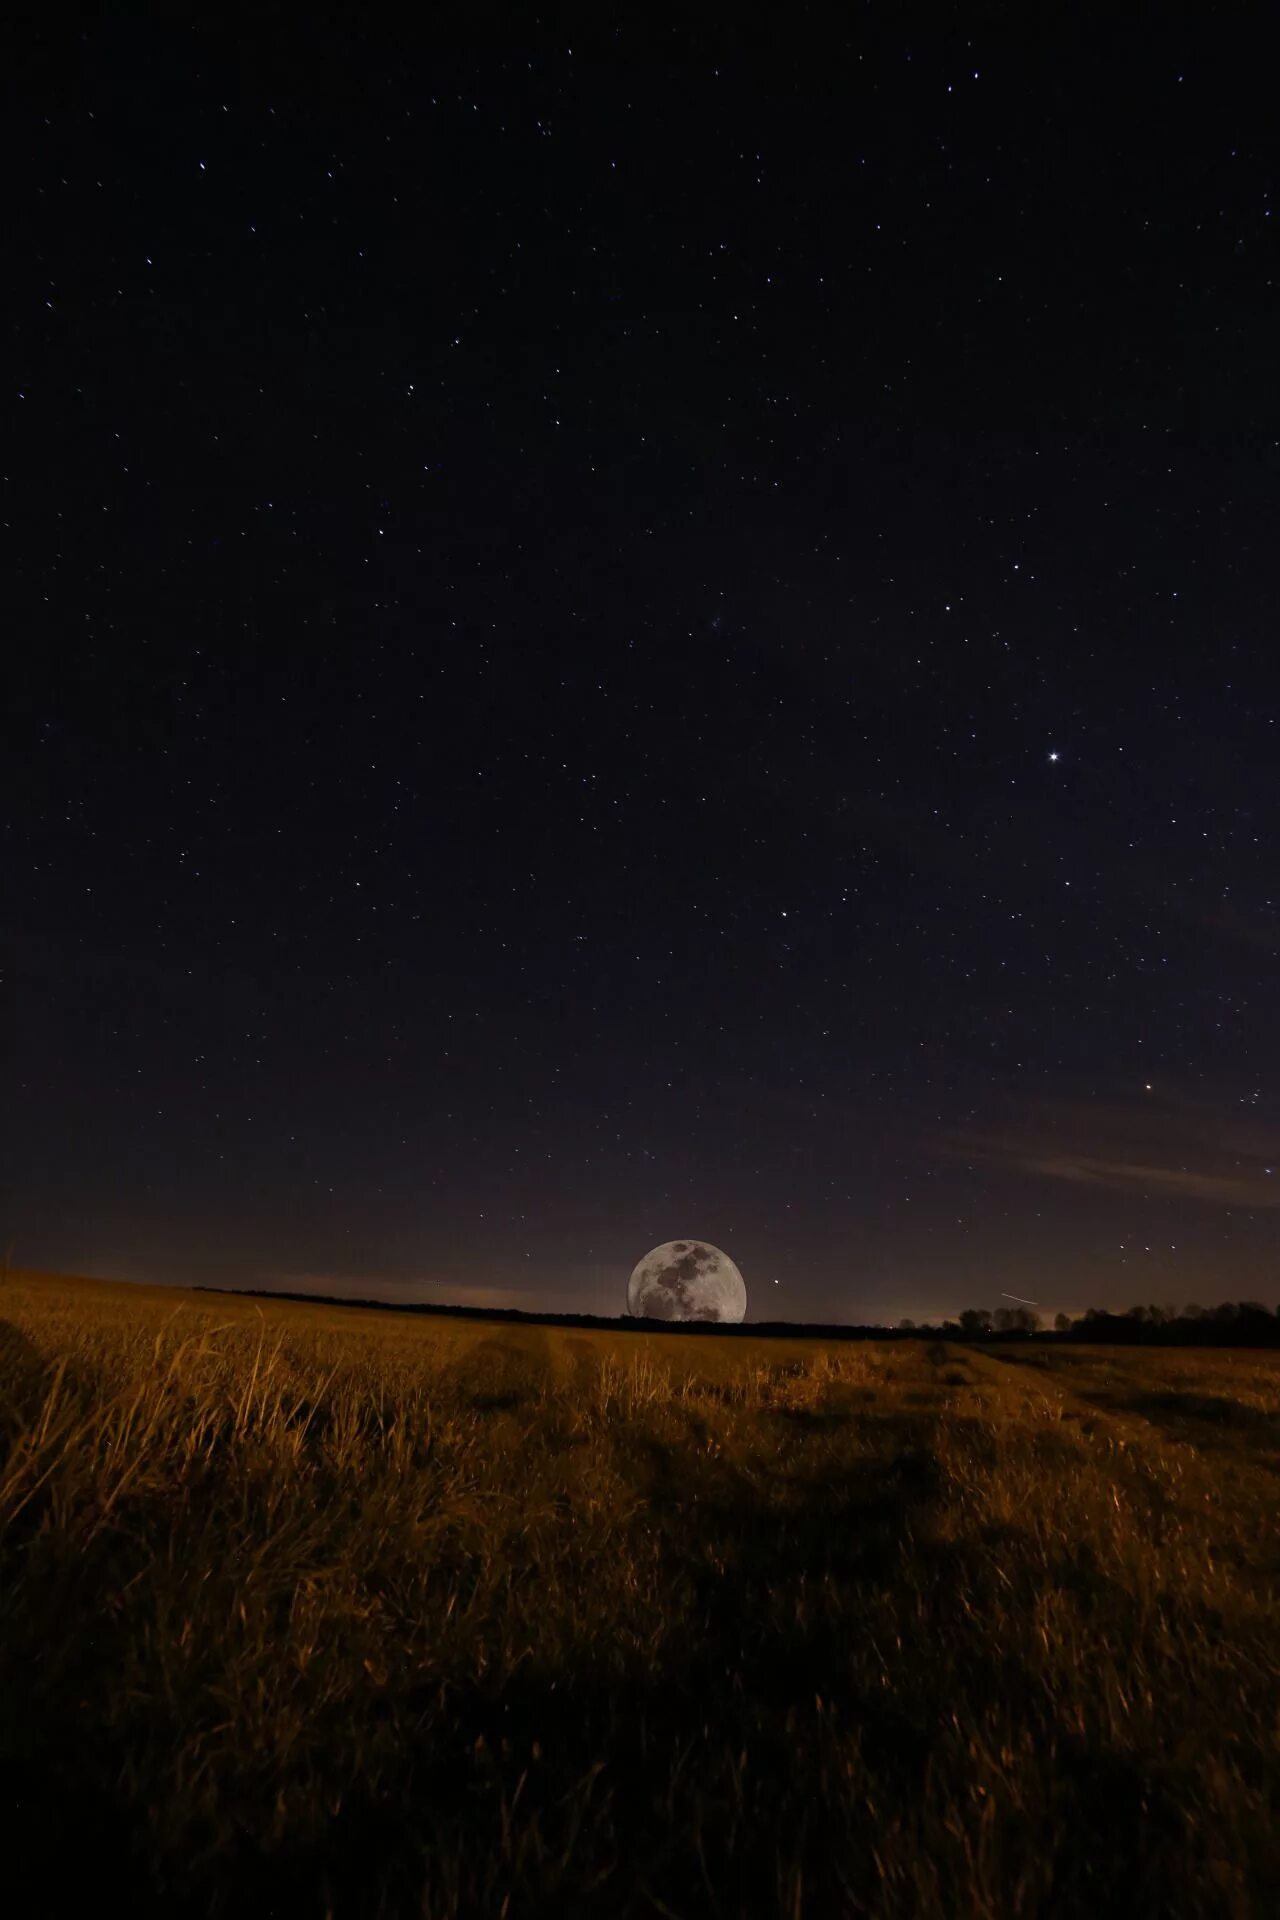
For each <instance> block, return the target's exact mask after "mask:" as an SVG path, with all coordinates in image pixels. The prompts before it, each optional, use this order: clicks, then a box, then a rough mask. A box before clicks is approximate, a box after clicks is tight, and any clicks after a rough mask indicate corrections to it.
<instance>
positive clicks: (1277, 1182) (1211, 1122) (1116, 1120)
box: [946, 1100, 1280, 1212]
mask: <svg viewBox="0 0 1280 1920" xmlns="http://www.w3.org/2000/svg"><path fill="white" fill-rule="evenodd" d="M1233 1104H1238V1103H1233V1102H1232V1101H1230V1100H1223V1101H1222V1102H1221V1103H1219V1104H1213V1103H1210V1102H1206V1101H1180V1100H1167V1101H1164V1102H1162V1103H1160V1104H1156V1103H1154V1102H1152V1101H1140V1102H1134V1101H1111V1102H1101V1101H1100V1102H1099V1103H1098V1104H1096V1105H1092V1104H1090V1103H1088V1102H1086V1101H1047V1100H1046V1101H1032V1102H1028V1103H1027V1105H1026V1106H1025V1107H1024V1108H1023V1109H1022V1111H1021V1112H1020V1114H1019V1115H1017V1116H1016V1117H1015V1118H1014V1119H1012V1120H1010V1121H1009V1122H1007V1123H1006V1124H1002V1125H998V1126H994V1127H991V1128H989V1129H981V1128H979V1129H975V1130H973V1131H971V1132H967V1133H962V1134H957V1135H953V1136H951V1138H950V1139H948V1141H947V1142H946V1149H947V1152H948V1155H949V1157H951V1158H960V1159H963V1160H965V1161H967V1162H968V1163H969V1164H971V1165H973V1164H977V1165H981V1166H985V1167H991V1168H996V1169H1000V1170H1002V1171H1005V1172H1009V1173H1021V1174H1025V1175H1027V1176H1029V1177H1034V1178H1037V1179H1042V1180H1056V1181H1063V1182H1066V1183H1068V1184H1070V1185H1074V1186H1084V1187H1099V1188H1104V1189H1106V1190H1107V1191H1108V1192H1111V1193H1126V1194H1133V1195H1138V1196H1143V1197H1146V1198H1148V1199H1166V1200H1190V1201H1195V1202H1197V1203H1199V1204H1201V1205H1206V1206H1216V1207H1229V1208H1233V1209H1238V1210H1240V1211H1243V1212H1250V1211H1255V1210H1258V1209H1275V1208H1280V1135H1277V1134H1276V1133H1275V1132H1274V1131H1268V1130H1266V1129H1264V1128H1262V1127H1260V1126H1258V1125H1256V1124H1255V1123H1254V1122H1253V1121H1252V1119H1251V1118H1248V1119H1242V1118H1240V1117H1238V1116H1237V1114H1235V1113H1233V1112H1232V1106H1233Z"/></svg>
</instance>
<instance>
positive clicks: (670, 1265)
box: [627, 1240, 747, 1322]
mask: <svg viewBox="0 0 1280 1920" xmlns="http://www.w3.org/2000/svg"><path fill="white" fill-rule="evenodd" d="M627 1307H628V1310H629V1312H631V1313H632V1314H635V1315H637V1316H639V1317H640V1318H641V1319H645V1320H716V1321H722V1322H734V1321H738V1320H742V1319H744V1318H745V1317H746V1311H747V1289H746V1286H745V1284H744V1282H743V1278H742V1275H741V1274H740V1273H739V1271H738V1269H737V1267H736V1266H735V1265H734V1263H733V1261H732V1260H731V1259H730V1258H729V1256H728V1254H727V1253H722V1252H721V1250H720V1248H719V1247H713V1246H712V1245H711V1243H710V1242H709V1241H707V1240H668V1241H665V1242H664V1244H663V1245H662V1246H660V1247H655V1248H654V1249H653V1251H652V1252H651V1253H647V1254H646V1255H645V1257H644V1259H643V1260H641V1261H640V1263H639V1264H638V1266H637V1267H636V1269H635V1271H634V1273H633V1274H632V1276H631V1281H630V1284H629V1285H628V1287H627Z"/></svg>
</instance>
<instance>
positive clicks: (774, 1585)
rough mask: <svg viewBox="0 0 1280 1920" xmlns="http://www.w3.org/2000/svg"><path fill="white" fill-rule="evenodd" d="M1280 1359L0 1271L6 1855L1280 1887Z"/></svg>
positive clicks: (673, 1902)
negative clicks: (509, 1309) (101, 1282)
mask: <svg viewBox="0 0 1280 1920" xmlns="http://www.w3.org/2000/svg"><path fill="white" fill-rule="evenodd" d="M1007 1356H1012V1357H1007ZM1278 1359H1280V1357H1278V1356H1256V1355H1247V1354H1235V1355H1232V1354H1229V1353H1214V1354H1212V1355H1206V1356H1198V1355H1195V1354H1188V1353H1186V1352H1178V1353H1174V1354H1168V1353H1162V1352H1149V1351H1126V1352H1124V1353H1117V1352H1111V1351H1098V1350H1090V1351H1088V1352H1082V1351H1080V1350H1074V1351H1073V1350H1071V1349H1063V1348H1053V1349H1051V1350H1049V1349H1043V1350H1037V1349H1034V1348H1032V1347H1027V1348H1021V1349H1014V1350H1010V1349H1000V1350H993V1352H992V1353H991V1354H983V1353H979V1352H974V1351H971V1350H966V1349H962V1348H946V1347H941V1346H934V1347H927V1346H925V1345H923V1344H909V1343H905V1342H900V1343H895V1344H892V1345H885V1346H883V1347H878V1346H874V1345H867V1346H844V1347H840V1348H838V1349H835V1350H831V1351H823V1350H821V1349H819V1348H818V1347H816V1346H814V1347H810V1346H807V1345H805V1344H803V1343H796V1342H792V1341H788V1342H785V1343H783V1342H779V1343H770V1342H767V1341H759V1342H752V1341H741V1340H732V1341H731V1340H724V1341H721V1340H716V1339H698V1340H682V1339H680V1338H678V1337H677V1338H668V1339H657V1338H648V1337H646V1336H643V1335H632V1336H623V1335H610V1334H603V1333H589V1332H576V1331H574V1332H570V1331H561V1330H555V1331H541V1330H538V1329H530V1328H508V1327H500V1328H497V1329H495V1328H494V1327H493V1326H491V1325H483V1324H474V1323H473V1324H468V1323H464V1322H449V1323H439V1322H433V1321H423V1320H421V1319H410V1318H405V1319H403V1320H400V1319H396V1318H394V1317H391V1316H383V1315H377V1316H374V1315H367V1316H366V1315H361V1314H359V1313H356V1312H344V1311H341V1310H328V1309H326V1310H312V1309H307V1308H305V1307H301V1306H297V1305H285V1304H281V1305H276V1306H272V1305H261V1306H260V1305H257V1304H251V1303H248V1302H243V1301H218V1302H210V1301H209V1300H207V1299H201V1298H199V1297H196V1296H190V1297H183V1296H181V1295H177V1294H173V1295H161V1294H156V1293H150V1292H141V1291H139V1292H134V1291H130V1290H128V1289H124V1288H113V1287H105V1286H100V1287H95V1286H93V1285H92V1284H90V1283H72V1282H53V1281H42V1280H38V1279H33V1278H23V1277H17V1278H13V1277H11V1278H10V1279H9V1280H8V1281H7V1283H6V1284H5V1285H4V1288H3V1295H2V1297H0V1419H2V1421H3V1440H2V1444H3V1461H4V1464H3V1466H2V1467H0V1526H2V1527H3V1536H2V1542H0V1804H2V1805H3V1813H4V1820H5V1825H6V1828H7V1832H6V1834H5V1836H4V1837H5V1841H6V1855H5V1858H6V1866H7V1870H8V1877H9V1880H10V1884H11V1885H17V1884H22V1882H23V1878H24V1876H25V1875H27V1874H28V1873H30V1874H33V1875H34V1876H35V1878H34V1879H32V1881H31V1884H32V1885H35V1886H38V1888H39V1890H40V1891H39V1896H38V1901H37V1905H35V1906H33V1907H32V1908H31V1909H30V1910H31V1911H33V1912H34V1911H37V1910H39V1911H43V1912H51V1911H55V1910H59V1909H60V1908H62V1907H71V1906H73V1905H75V1906H83V1904H84V1902H85V1900H86V1898H88V1897H92V1899H93V1903H94V1905H95V1906H99V1905H102V1904H104V1903H106V1902H108V1901H109V1902H110V1904H112V1905H117V1904H120V1903H121V1902H127V1903H129V1904H131V1905H132V1908H133V1911H135V1912H138V1913H144V1912H148V1911H151V1912H166V1913H167V1912H175V1913H177V1912H181V1913H192V1914H203V1913H213V1914H234V1915H242V1914H246V1913H250V1914H252V1913H259V1912H264V1911H268V1910H269V1911H272V1912H274V1913H276V1914H279V1915H282V1916H291V1915H294V1914H299V1915H315V1916H317V1917H319V1916H323V1915H326V1914H332V1915H335V1916H337V1917H338V1920H344V1917H345V1916H363V1915H386V1916H391V1915H397V1916H399V1915H452V1914H480V1915H490V1914H492V1915H502V1914H509V1915H512V1916H526V1915H530V1916H535V1915H544V1914H545V1915H552V1914H554V1915H578V1914H582V1915H596V1914H598V1915H609V1916H628V1915H641V1914H646V1915H647V1914H662V1915H671V1916H679V1920H685V1917H686V1916H688V1917H689V1920H692V1916H695V1915H698V1916H700V1915H724V1916H732V1915H738V1914H780V1915H788V1916H799V1915H815V1916H817V1915H831V1914H852V1915H863V1914H865V1915H886V1916H887V1915H894V1916H898V1915H901V1916H904V1917H905V1916H912V1917H913V1920H914V1917H915V1916H943V1915H947V1916H950V1915H968V1914H972V1915H983V1916H993V1917H994V1916H1005V1915H1020V1914H1085V1913H1088V1914H1091V1915H1099V1914H1111V1913H1124V1914H1126V1915H1130V1916H1132V1915H1135V1914H1141V1915H1146V1914H1151V1915H1157V1914H1160V1915H1164V1914H1180V1915H1197V1914H1204V1915H1210V1914H1212V1915H1221V1914H1227V1915H1241V1916H1243V1915H1247V1914H1251V1913H1255V1912H1264V1911H1268V1910H1273V1907H1272V1903H1273V1902H1274V1900H1275V1899H1276V1897H1277V1893H1278V1891H1280V1839H1278V1838H1277V1827H1276V1815H1277V1811H1278V1806H1277V1802H1278V1799H1280V1793H1278V1789H1280V1749H1278V1744H1277V1710H1278V1705H1280V1689H1278V1687H1277V1678H1278V1674H1280V1621H1278V1617H1277V1612H1276V1584H1277V1577H1278V1576H1280V1544H1278V1540H1277V1531H1276V1525H1275V1513H1276V1504H1277V1502H1276V1496H1277V1491H1280V1479H1278V1478H1277V1466H1278V1465H1280V1455H1278V1452H1277V1439H1278V1437H1280V1365H1278V1363H1277V1362H1278Z"/></svg>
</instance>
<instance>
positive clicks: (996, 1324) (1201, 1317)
mask: <svg viewBox="0 0 1280 1920" xmlns="http://www.w3.org/2000/svg"><path fill="white" fill-rule="evenodd" d="M898 1331H899V1332H900V1333H916V1334H919V1333H927V1334H932V1335H935V1336H937V1337H939V1338H941V1339H944V1340H966V1339H968V1340H972V1339H978V1340H989V1339H993V1338H1003V1337H1012V1338H1014V1339H1017V1338H1023V1339H1025V1338H1026V1336H1027V1335H1028V1334H1040V1335H1044V1334H1047V1333H1049V1331H1050V1330H1049V1328H1047V1327H1046V1326H1045V1325H1044V1323H1043V1322H1042V1321H1041V1318H1040V1315H1039V1314H1038V1313H1036V1312H1035V1311H1034V1310H1033V1309H1032V1308H1030V1307H997V1308H996V1309H995V1310H994V1312H993V1311H992V1310H991V1309H990V1308H989V1307H966V1308H965V1309H964V1312H963V1313H961V1314H960V1316H959V1318H958V1319H956V1320H944V1321H942V1323H941V1324H940V1325H939V1326H917V1325H916V1324H915V1322H914V1321H911V1320H901V1321H899V1323H898ZM1052 1333H1053V1336H1054V1337H1056V1338H1058V1339H1062V1340H1073V1341H1075V1340H1097V1341H1101V1342H1103V1343H1104V1344H1105V1345H1107V1346H1113V1347H1119V1346H1187V1347H1213V1346H1222V1347H1280V1318H1278V1317H1277V1315H1276V1314H1274V1313H1272V1311H1271V1309H1270V1308H1269V1307H1264V1306H1263V1305H1262V1303H1261V1301H1259V1300H1224V1301H1223V1303H1222V1304H1221V1306H1217V1307H1198V1306H1187V1307H1171V1306H1166V1307H1159V1306H1149V1307H1144V1306H1135V1307H1128V1308H1126V1310H1125V1311H1124V1312H1123V1313H1112V1312H1111V1311H1110V1310H1109V1309H1108V1308H1106V1307H1087V1308H1086V1309H1085V1311H1084V1313H1083V1314H1079V1315H1077V1316H1075V1317H1074V1318H1073V1317H1072V1315H1071V1314H1068V1313H1059V1314H1057V1315H1055V1317H1054V1322H1053V1328H1052Z"/></svg>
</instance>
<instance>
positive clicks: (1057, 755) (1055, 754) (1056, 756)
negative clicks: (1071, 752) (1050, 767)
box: [1049, 751, 1062, 762]
mask: <svg viewBox="0 0 1280 1920" xmlns="http://www.w3.org/2000/svg"><path fill="white" fill-rule="evenodd" d="M1061 758H1062V755H1061V754H1060V753H1058V752H1056V751H1054V752H1052V753H1050V755H1049V759H1050V760H1051V761H1055V762H1056V761H1058V760H1060V759H1061Z"/></svg>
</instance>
